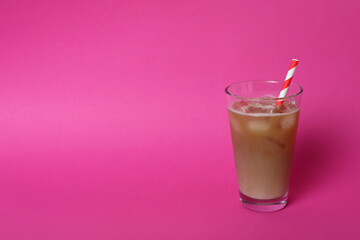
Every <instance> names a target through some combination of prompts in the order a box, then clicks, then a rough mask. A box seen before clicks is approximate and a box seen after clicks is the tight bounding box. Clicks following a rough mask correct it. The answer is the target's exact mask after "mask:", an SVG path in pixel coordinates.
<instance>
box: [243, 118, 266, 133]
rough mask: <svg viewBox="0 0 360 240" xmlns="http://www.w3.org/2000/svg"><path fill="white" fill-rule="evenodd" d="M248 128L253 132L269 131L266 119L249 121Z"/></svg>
mask: <svg viewBox="0 0 360 240" xmlns="http://www.w3.org/2000/svg"><path fill="white" fill-rule="evenodd" d="M248 128H249V130H250V131H253V132H264V131H268V130H269V129H270V123H269V121H267V120H266V119H254V120H249V122H248Z"/></svg>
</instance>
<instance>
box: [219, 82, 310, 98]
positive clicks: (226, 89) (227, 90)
mask: <svg viewBox="0 0 360 240" xmlns="http://www.w3.org/2000/svg"><path fill="white" fill-rule="evenodd" d="M249 82H264V83H280V81H277V80H245V81H240V82H234V83H232V84H230V85H228V86H227V87H226V88H225V93H226V94H227V95H229V96H232V97H236V98H239V99H244V100H257V101H279V100H286V99H289V98H293V97H296V96H299V95H300V94H301V93H302V92H303V91H304V89H303V88H302V87H301V86H300V85H299V84H297V83H290V86H291V85H295V86H297V87H298V88H299V91H298V92H297V93H295V94H292V95H290V96H285V97H282V98H250V97H241V96H238V95H235V94H232V93H230V91H229V88H231V87H232V86H234V85H239V84H243V83H249ZM280 91H281V89H279V92H280Z"/></svg>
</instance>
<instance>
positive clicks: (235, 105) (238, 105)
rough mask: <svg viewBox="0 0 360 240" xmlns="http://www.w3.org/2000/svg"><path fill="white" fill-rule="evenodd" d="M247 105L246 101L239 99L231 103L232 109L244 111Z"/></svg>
mask: <svg viewBox="0 0 360 240" xmlns="http://www.w3.org/2000/svg"><path fill="white" fill-rule="evenodd" d="M247 106H248V103H247V102H245V101H241V100H239V101H236V102H234V103H233V104H232V107H233V109H235V110H238V111H244V110H245V108H246V107H247Z"/></svg>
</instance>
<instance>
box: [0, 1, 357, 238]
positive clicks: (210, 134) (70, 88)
mask: <svg viewBox="0 0 360 240" xmlns="http://www.w3.org/2000/svg"><path fill="white" fill-rule="evenodd" d="M359 10H360V4H359V2H358V1H356V0H352V1H350V0H348V1H340V0H338V1H329V0H324V1H322V0H316V1H285V0H284V1H279V0H276V1H265V0H254V1H239V0H234V1H221V0H218V1H215V0H214V1H198V0H196V1H194V0H192V1H159V0H154V1H137V0H133V1H94V0H93V1H16V0H13V1H10V0H6V1H4V0H3V1H1V2H0V239H1V240H13V239H16V240H17V239H19V240H20V239H21V240H28V239H36V240H42V239H46V240H48V239H56V240H58V239H59V240H60V239H61V240H62V239H64V240H72V239H77V240H78V239H86V240H92V239H106V240H111V239H264V238H266V239H355V238H356V237H357V238H359V237H360V234H359V233H360V231H359V223H360V221H359V215H360V204H359V202H360V193H359V184H360V173H359V171H360V161H359V158H360V153H359V151H360V150H359V149H360V148H359V138H360V129H359V125H358V123H359V121H360V110H359V109H360V108H359V105H358V101H359V89H358V88H359V86H360V84H359V80H360V76H359V71H358V68H359V52H360V51H359V50H360V49H359V37H360V30H359ZM291 58H298V59H299V60H300V63H299V66H298V68H297V71H296V74H295V77H294V79H293V81H294V82H296V83H299V84H300V85H302V86H303V87H304V89H305V93H304V95H303V110H302V113H301V119H300V127H299V134H298V139H297V146H296V153H295V161H294V168H293V175H292V182H291V192H290V201H289V205H288V206H287V208H286V209H284V210H283V211H280V212H276V213H272V214H263V213H256V212H251V211H248V210H246V209H244V208H243V207H242V206H241V205H240V202H239V199H238V192H237V185H236V177H235V169H234V160H233V155H232V148H231V140H230V130H229V124H228V119H227V113H226V107H225V95H224V88H225V86H226V85H227V84H229V83H232V82H235V81H239V80H248V79H279V80H283V78H284V77H285V75H286V71H287V69H288V67H289V64H290V60H291Z"/></svg>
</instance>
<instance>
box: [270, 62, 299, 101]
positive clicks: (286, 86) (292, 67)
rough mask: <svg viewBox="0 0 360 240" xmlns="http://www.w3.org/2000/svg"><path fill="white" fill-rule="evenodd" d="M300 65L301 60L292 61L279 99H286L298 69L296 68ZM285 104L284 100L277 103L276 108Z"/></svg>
mask: <svg viewBox="0 0 360 240" xmlns="http://www.w3.org/2000/svg"><path fill="white" fill-rule="evenodd" d="M298 63H299V60H297V59H293V60H292V61H291V65H290V68H289V71H288V73H287V74H286V78H285V82H284V84H283V86H282V88H281V92H280V95H279V98H284V97H285V96H286V93H287V91H288V89H289V86H290V83H291V80H292V78H293V76H294V72H295V69H296V66H297V65H298ZM283 102H284V100H279V101H277V102H276V105H275V107H277V106H280V105H281V104H282V103H283Z"/></svg>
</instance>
